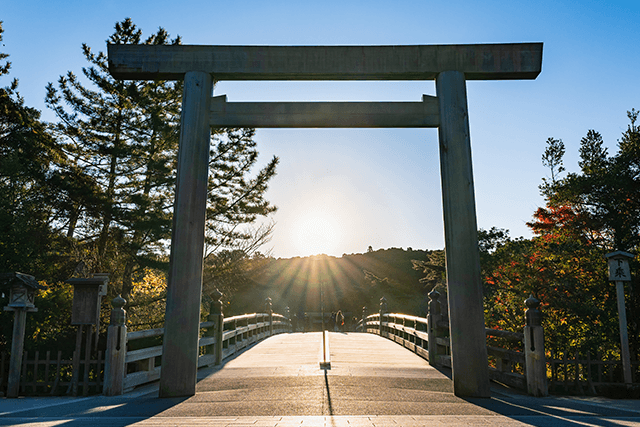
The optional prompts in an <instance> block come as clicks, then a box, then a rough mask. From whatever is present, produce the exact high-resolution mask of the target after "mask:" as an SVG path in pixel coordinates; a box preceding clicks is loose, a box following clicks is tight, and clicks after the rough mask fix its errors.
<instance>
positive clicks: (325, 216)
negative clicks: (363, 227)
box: [291, 211, 342, 256]
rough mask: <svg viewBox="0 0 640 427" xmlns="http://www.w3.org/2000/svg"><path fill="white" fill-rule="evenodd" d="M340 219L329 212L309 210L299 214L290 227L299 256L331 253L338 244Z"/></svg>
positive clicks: (340, 235)
mask: <svg viewBox="0 0 640 427" xmlns="http://www.w3.org/2000/svg"><path fill="white" fill-rule="evenodd" d="M341 228H342V227H341V225H340V221H338V219H337V218H336V217H335V216H333V215H331V214H330V213H329V212H326V211H325V212H322V211H310V212H308V213H305V214H303V215H300V216H299V217H298V218H297V219H296V221H295V223H294V225H293V226H292V228H291V232H292V239H293V243H294V245H295V246H296V248H297V250H298V253H299V254H300V256H309V255H319V254H332V253H335V252H336V251H337V250H338V249H339V246H340V242H341V240H342V230H341Z"/></svg>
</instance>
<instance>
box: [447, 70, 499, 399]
mask: <svg viewBox="0 0 640 427" xmlns="http://www.w3.org/2000/svg"><path fill="white" fill-rule="evenodd" d="M436 93H437V96H438V103H439V109H440V127H439V129H438V139H439V143H440V174H441V179H442V201H443V215H444V236H445V256H446V268H447V289H448V297H449V325H450V326H449V328H450V331H449V334H450V342H451V367H452V371H453V374H452V375H453V388H454V393H455V394H456V395H457V396H466V397H490V396H491V393H490V391H489V370H488V365H487V341H486V335H485V330H484V313H483V307H482V282H481V278H480V254H479V252H478V227H477V222H476V207H475V206H476V203H475V195H474V189H473V170H472V166H471V139H470V136H469V116H468V109H467V88H466V82H465V76H464V73H462V72H460V71H444V72H441V73H439V74H438V76H437V78H436Z"/></svg>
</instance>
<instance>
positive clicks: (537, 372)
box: [356, 292, 547, 396]
mask: <svg viewBox="0 0 640 427" xmlns="http://www.w3.org/2000/svg"><path fill="white" fill-rule="evenodd" d="M429 297H430V298H431V302H430V303H429V314H428V317H427V318H423V317H417V316H410V315H406V314H400V313H386V301H381V309H380V311H379V312H378V313H374V314H371V315H368V316H367V315H365V314H364V313H363V316H362V319H361V320H360V321H359V322H358V324H357V325H356V330H359V331H362V332H368V333H374V334H378V335H380V336H383V337H385V338H388V339H390V340H392V341H394V342H396V343H398V344H400V345H402V346H403V347H406V348H408V349H409V350H411V351H413V352H415V353H416V354H418V355H419V356H421V357H423V358H424V359H427V360H428V361H429V363H430V364H431V365H434V366H446V367H449V368H451V346H450V341H449V336H448V335H449V322H448V321H447V319H446V318H443V315H442V314H441V312H440V310H439V303H438V297H439V294H438V293H437V292H436V293H435V294H434V293H431V294H430V295H429ZM537 304H539V301H537V300H535V299H533V298H530V299H528V300H527V305H529V306H530V307H529V309H530V310H534V311H533V312H530V311H529V310H528V313H527V326H525V331H524V333H519V332H511V331H502V330H498V329H491V328H485V332H486V335H487V337H488V338H489V341H491V342H489V343H488V345H487V354H488V359H489V360H488V362H489V377H490V378H491V379H492V380H495V381H499V382H501V383H504V384H506V385H509V386H511V387H515V388H518V389H521V390H524V391H528V392H529V393H530V394H532V395H536V396H540V395H546V394H547V383H546V365H545V353H544V342H543V336H542V327H541V326H539V324H537V323H539V322H538V321H537V320H539V319H537V318H536V315H535V311H537ZM537 313H539V311H538V312H537ZM537 317H538V318H539V316H537ZM492 338H498V340H496V339H492ZM497 341H503V342H504V341H506V342H509V343H513V344H514V345H509V347H511V348H521V349H523V350H522V351H519V350H514V349H508V348H502V347H498V346H497V345H495V343H496V342H497ZM492 344H494V345H492Z"/></svg>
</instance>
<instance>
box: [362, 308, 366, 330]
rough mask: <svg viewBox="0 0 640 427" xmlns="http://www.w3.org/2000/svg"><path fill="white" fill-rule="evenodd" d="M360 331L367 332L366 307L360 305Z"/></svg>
mask: <svg viewBox="0 0 640 427" xmlns="http://www.w3.org/2000/svg"><path fill="white" fill-rule="evenodd" d="M362 332H363V333H365V334H366V333H367V307H362Z"/></svg>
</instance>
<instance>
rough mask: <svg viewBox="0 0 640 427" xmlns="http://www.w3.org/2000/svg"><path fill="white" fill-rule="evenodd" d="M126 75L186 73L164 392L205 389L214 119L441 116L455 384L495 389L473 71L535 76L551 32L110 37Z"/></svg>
mask: <svg viewBox="0 0 640 427" xmlns="http://www.w3.org/2000/svg"><path fill="white" fill-rule="evenodd" d="M108 54H109V71H110V72H111V74H112V75H113V77H114V78H116V79H129V80H180V79H184V94H183V100H182V118H181V129H180V148H179V154H178V175H177V185H176V200H175V206H174V219H173V221H174V222H173V236H172V240H171V265H170V271H169V278H168V290H167V308H166V316H165V335H164V349H163V356H162V358H163V359H162V375H161V378H160V397H174V396H191V395H193V394H195V390H196V371H197V367H198V361H197V360H198V334H199V322H200V302H201V301H200V299H201V292H202V262H203V247H204V226H205V206H206V200H207V176H208V163H209V144H210V127H293V128H302V127H437V128H438V129H439V130H438V139H439V143H440V169H441V180H442V199H443V212H444V233H445V255H446V269H447V287H448V294H449V316H450V337H451V359H452V368H453V385H454V392H455V394H456V395H458V396H464V397H489V396H490V392H489V371H488V367H487V349H486V338H485V331H484V315H483V307H482V286H481V278H480V259H479V253H478V240H477V224H476V208H475V196H474V188H473V172H472V164H471V139H470V136H469V120H468V111H467V92H466V84H465V82H466V80H510V79H535V78H536V77H537V76H538V74H539V73H540V71H541V67H542V43H516V44H475V45H419V46H188V45H178V46H174V45H171V46H150V45H111V44H110V45H108ZM214 80H215V81H219V80H435V81H436V95H437V96H435V97H434V96H428V95H423V97H422V102H302V103H301V102H236V103H233V102H227V101H226V97H224V96H222V97H216V98H212V93H213V82H214Z"/></svg>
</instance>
